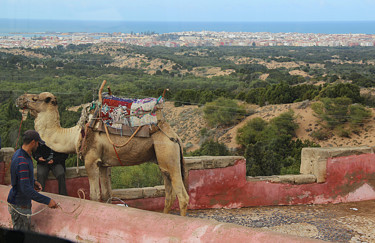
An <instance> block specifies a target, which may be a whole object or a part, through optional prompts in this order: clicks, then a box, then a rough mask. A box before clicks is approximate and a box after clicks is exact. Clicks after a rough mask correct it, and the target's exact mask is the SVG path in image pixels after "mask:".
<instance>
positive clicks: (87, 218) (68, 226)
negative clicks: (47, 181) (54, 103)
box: [0, 185, 319, 243]
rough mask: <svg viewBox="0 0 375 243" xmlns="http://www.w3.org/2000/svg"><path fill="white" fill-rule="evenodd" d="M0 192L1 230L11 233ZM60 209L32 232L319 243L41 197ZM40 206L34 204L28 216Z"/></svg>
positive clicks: (38, 220)
mask: <svg viewBox="0 0 375 243" xmlns="http://www.w3.org/2000/svg"><path fill="white" fill-rule="evenodd" d="M9 190H10V187H9V186H2V185H1V186H0V215H1V217H0V226H1V227H7V228H8V227H11V220H10V215H9V213H8V209H7V203H6V197H7V195H8V192H9ZM45 194H46V195H47V196H50V197H52V198H54V199H55V200H56V201H57V202H58V203H60V205H61V208H62V209H46V210H44V211H42V212H41V213H40V214H37V215H35V216H33V217H32V218H31V221H32V224H33V225H34V227H35V231H36V232H40V233H44V234H48V235H53V236H58V237H62V238H65V239H69V240H72V241H78V242H219V243H220V242H255V243H256V242H280V243H282V242H285V243H293V242H319V241H316V240H312V239H308V238H301V237H295V236H289V235H284V234H279V233H275V232H271V231H263V230H258V229H252V228H248V227H243V226H238V225H234V224H226V223H220V222H216V221H213V220H204V219H195V218H189V217H181V216H175V215H170V214H162V213H155V212H149V211H144V210H139V209H135V208H126V207H121V206H116V205H111V204H105V203H98V202H93V201H89V200H80V199H78V198H72V197H66V196H60V195H55V194H49V193H45ZM44 207H45V205H42V204H38V203H33V212H37V211H39V210H40V209H43V208H44Z"/></svg>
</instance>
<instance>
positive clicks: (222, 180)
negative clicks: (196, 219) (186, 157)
mask: <svg viewBox="0 0 375 243" xmlns="http://www.w3.org/2000/svg"><path fill="white" fill-rule="evenodd" d="M189 195H190V202H189V209H205V208H240V207H249V206H269V205H295V204H326V203H340V202H353V201H362V200H373V199H375V154H362V155H351V156H347V157H339V158H333V159H328V160H327V180H326V182H325V183H311V184H302V185H294V184H287V183H272V182H269V181H247V180H246V161H245V160H238V161H237V162H236V163H235V165H234V166H230V167H227V168H216V169H205V170H190V171H189ZM176 201H177V200H176ZM126 202H127V203H128V204H129V205H130V206H132V207H137V208H142V209H147V210H155V211H156V210H162V209H163V206H164V198H147V199H136V200H126ZM174 207H175V208H178V203H177V202H175V205H174Z"/></svg>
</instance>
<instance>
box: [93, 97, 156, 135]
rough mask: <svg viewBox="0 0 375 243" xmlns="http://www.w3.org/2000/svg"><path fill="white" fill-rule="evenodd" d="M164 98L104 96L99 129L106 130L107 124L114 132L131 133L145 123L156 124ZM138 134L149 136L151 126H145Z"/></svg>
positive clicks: (120, 133) (110, 130)
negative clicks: (157, 111) (157, 112)
mask: <svg viewBox="0 0 375 243" xmlns="http://www.w3.org/2000/svg"><path fill="white" fill-rule="evenodd" d="M162 103H163V98H162V97H161V96H160V97H159V98H145V99H130V98H119V97H116V96H105V97H103V101H102V106H101V109H100V111H99V112H100V117H101V122H99V124H98V127H97V129H98V130H100V131H104V127H103V126H107V127H108V130H109V132H110V133H112V134H118V135H127V136H129V135H131V134H132V133H133V132H134V128H136V127H139V126H141V127H142V126H145V125H156V124H157V123H158V119H157V116H156V110H157V109H160V107H161V104H162ZM137 136H141V137H148V136H149V127H143V128H142V129H141V130H140V131H139V132H138V133H137Z"/></svg>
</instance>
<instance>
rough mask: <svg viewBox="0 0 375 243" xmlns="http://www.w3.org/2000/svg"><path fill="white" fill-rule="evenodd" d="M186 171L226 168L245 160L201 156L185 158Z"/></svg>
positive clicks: (235, 157)
mask: <svg viewBox="0 0 375 243" xmlns="http://www.w3.org/2000/svg"><path fill="white" fill-rule="evenodd" d="M184 159H185V170H204V169H215V168H225V167H228V166H232V165H234V164H235V163H236V161H238V160H244V159H245V158H244V157H242V156H199V157H185V158H184Z"/></svg>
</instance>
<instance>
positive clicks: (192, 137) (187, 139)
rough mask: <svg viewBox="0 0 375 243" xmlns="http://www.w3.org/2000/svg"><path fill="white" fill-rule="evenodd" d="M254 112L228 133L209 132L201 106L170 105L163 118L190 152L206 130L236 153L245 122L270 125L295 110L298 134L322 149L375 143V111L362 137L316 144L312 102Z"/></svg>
mask: <svg viewBox="0 0 375 243" xmlns="http://www.w3.org/2000/svg"><path fill="white" fill-rule="evenodd" d="M253 108H254V109H255V113H254V114H253V115H251V116H248V117H246V118H245V119H244V120H242V121H241V122H240V123H239V124H237V125H236V126H234V127H230V128H226V129H223V128H218V129H215V128H211V129H210V128H208V127H207V123H206V122H205V120H204V119H203V111H202V108H200V107H198V106H192V105H185V106H183V107H174V106H173V103H171V102H167V103H166V105H165V107H164V115H165V117H166V119H167V120H168V121H169V122H170V124H171V126H172V127H173V128H174V130H175V131H176V132H177V134H178V135H179V136H180V137H181V139H182V140H183V143H184V147H185V148H186V149H187V151H193V150H195V149H198V148H199V145H200V144H201V143H202V142H203V141H204V139H205V137H203V136H202V135H201V132H200V131H201V130H202V129H203V128H205V127H206V128H207V129H208V132H207V134H210V135H212V137H214V138H215V139H218V141H219V142H222V143H224V144H225V145H226V146H227V147H228V148H230V149H235V148H237V147H238V145H237V143H236V140H235V138H236V135H237V130H238V129H239V128H240V127H242V126H244V125H245V124H246V122H248V121H249V120H251V119H253V118H255V117H261V118H263V119H265V120H267V121H268V120H270V119H272V118H273V117H275V116H278V115H280V114H281V113H283V112H286V111H288V110H289V109H292V110H293V111H294V113H295V117H296V122H297V123H298V125H299V128H298V129H297V131H296V134H297V138H299V139H302V140H306V139H308V140H310V141H314V142H315V143H318V144H320V145H321V146H322V147H351V146H373V143H374V141H375V138H374V136H375V120H374V119H375V109H374V108H371V110H372V113H373V116H372V118H371V120H370V121H369V122H368V123H366V124H365V125H364V126H363V127H362V129H361V132H360V133H359V135H357V134H351V136H350V138H347V137H339V136H337V135H334V136H332V137H330V138H329V139H327V140H317V139H313V138H312V137H311V136H310V134H311V132H313V131H316V130H318V129H319V128H320V127H321V126H320V125H319V123H318V119H317V118H316V117H315V116H314V115H313V111H312V109H311V102H309V101H304V102H298V103H293V104H281V105H267V106H263V107H259V106H253Z"/></svg>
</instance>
